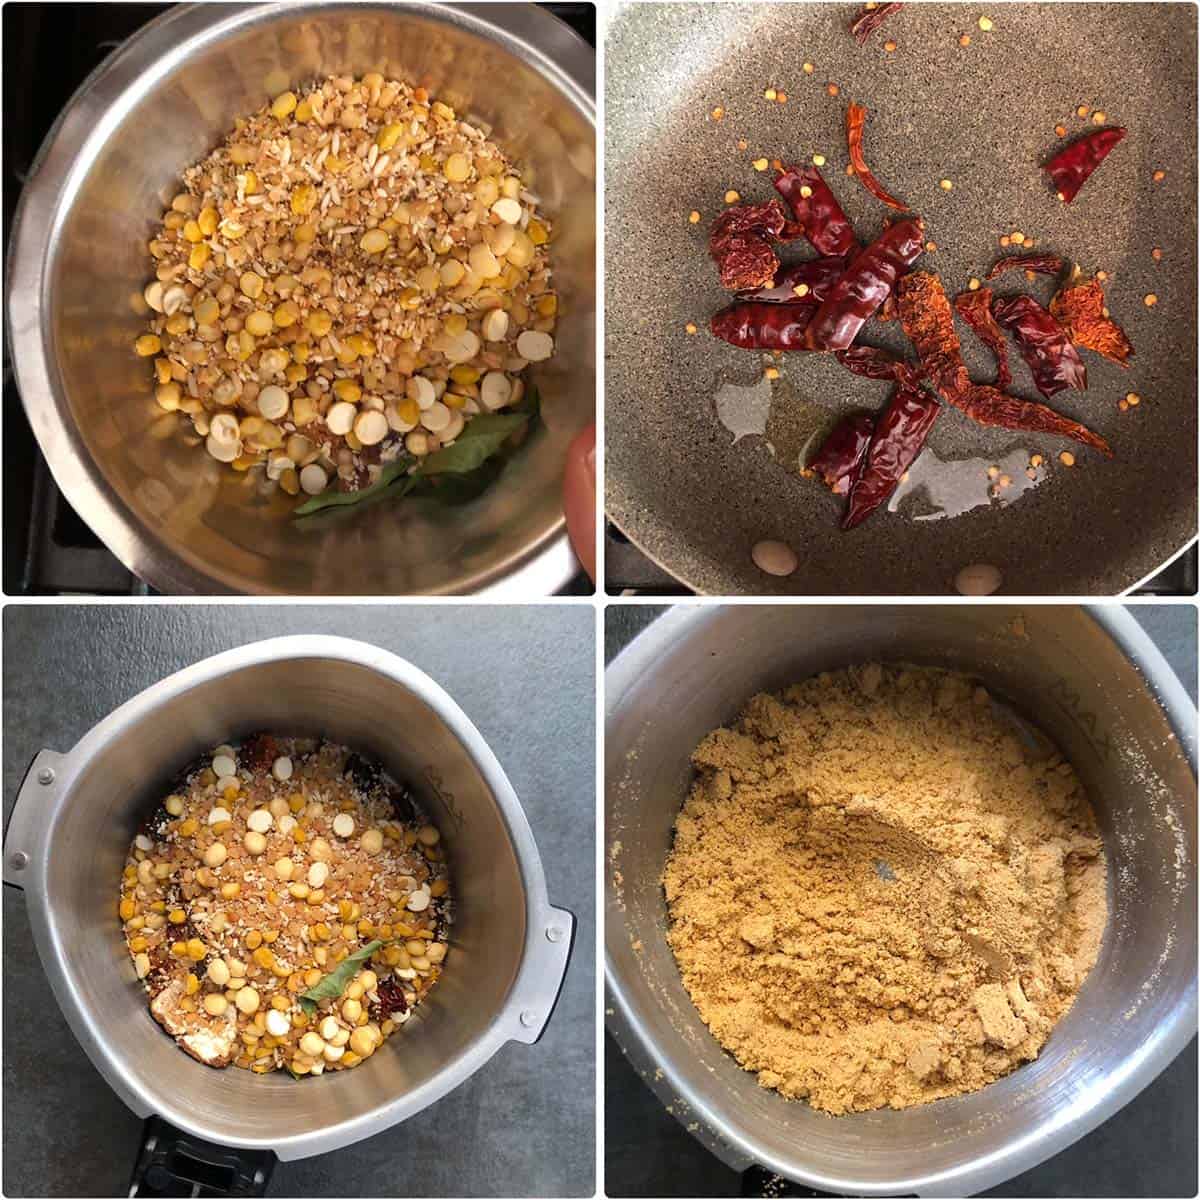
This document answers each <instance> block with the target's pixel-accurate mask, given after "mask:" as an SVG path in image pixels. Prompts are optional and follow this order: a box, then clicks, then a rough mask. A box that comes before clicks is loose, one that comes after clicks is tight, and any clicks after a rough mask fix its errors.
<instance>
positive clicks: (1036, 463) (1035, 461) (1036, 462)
mask: <svg viewBox="0 0 1200 1200" xmlns="http://www.w3.org/2000/svg"><path fill="white" fill-rule="evenodd" d="M1045 461H1046V460H1045V459H1044V458H1043V457H1042V456H1041V455H1040V454H1031V455H1030V456H1029V465H1030V466H1031V467H1040V466H1041V465H1042V463H1044V462H1045Z"/></svg>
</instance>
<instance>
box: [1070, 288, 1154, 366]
mask: <svg viewBox="0 0 1200 1200" xmlns="http://www.w3.org/2000/svg"><path fill="white" fill-rule="evenodd" d="M1050 313H1051V315H1052V316H1053V317H1054V318H1055V320H1057V321H1058V323H1059V324H1060V325H1061V326H1062V327H1063V328H1064V329H1065V330H1066V331H1067V336H1068V337H1069V338H1070V339H1071V341H1073V342H1074V343H1075V345H1077V346H1082V347H1083V348H1084V349H1085V350H1093V351H1095V352H1096V353H1097V354H1102V355H1104V357H1105V358H1107V359H1110V360H1111V361H1112V362H1115V363H1117V364H1118V365H1119V366H1122V367H1128V366H1129V360H1130V359H1131V358H1132V357H1133V343H1132V342H1130V340H1129V338H1128V337H1126V336H1125V331H1124V330H1123V329H1122V328H1121V327H1120V325H1118V324H1117V323H1116V321H1114V320H1113V319H1112V318H1111V317H1107V316H1105V315H1104V289H1103V288H1102V287H1101V286H1100V283H1099V281H1098V280H1096V279H1092V280H1089V281H1088V282H1087V283H1080V284H1076V285H1075V286H1074V287H1067V288H1063V290H1062V291H1061V292H1059V293H1058V295H1056V296H1055V297H1054V299H1053V300H1051V301H1050Z"/></svg>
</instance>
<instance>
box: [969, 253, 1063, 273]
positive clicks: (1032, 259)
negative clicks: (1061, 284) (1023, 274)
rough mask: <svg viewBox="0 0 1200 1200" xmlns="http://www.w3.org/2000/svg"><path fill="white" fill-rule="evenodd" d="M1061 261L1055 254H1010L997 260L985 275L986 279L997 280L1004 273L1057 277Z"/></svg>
mask: <svg viewBox="0 0 1200 1200" xmlns="http://www.w3.org/2000/svg"><path fill="white" fill-rule="evenodd" d="M1062 269H1063V260H1062V259H1061V258H1059V257H1058V255H1057V254H1025V255H1020V254H1010V255H1007V256H1006V257H1004V258H1000V259H997V260H996V261H995V262H994V263H992V268H991V270H990V271H988V273H987V277H988V279H999V278H1000V276H1001V275H1003V274H1004V272H1005V271H1036V272H1037V273H1038V274H1039V275H1057V274H1059V272H1060V271H1062Z"/></svg>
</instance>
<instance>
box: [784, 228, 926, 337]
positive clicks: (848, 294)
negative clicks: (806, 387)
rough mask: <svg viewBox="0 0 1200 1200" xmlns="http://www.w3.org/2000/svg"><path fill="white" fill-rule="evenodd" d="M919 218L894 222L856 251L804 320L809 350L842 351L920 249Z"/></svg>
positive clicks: (921, 246) (922, 244) (921, 239)
mask: <svg viewBox="0 0 1200 1200" xmlns="http://www.w3.org/2000/svg"><path fill="white" fill-rule="evenodd" d="M924 235H925V227H924V225H923V224H922V223H921V219H920V218H919V217H910V218H907V219H905V220H903V221H897V222H896V224H895V225H893V226H891V228H889V229H885V230H884V231H883V233H881V234H880V235H879V237H877V238H876V239H875V241H873V242H872V243H871V244H870V245H869V246H867V247H866V248H865V249H864V250H860V251H859V252H858V253H857V254H856V255H855V256H854V258H853V259H851V261H850V265H849V266H848V267H847V268H846V271H845V274H843V275H842V277H841V278H840V279H839V280H838V281H837V282H836V283H835V284H834V285H833V287H832V288H831V289H830V292H829V295H828V296H827V297H826V299H825V300H824V302H823V303H822V304H821V307H820V308H818V309H817V311H816V312H815V313H814V314H813V318H812V320H811V322H809V325H808V332H807V345H808V348H809V349H810V350H845V349H847V348H848V347H849V346H850V344H851V343H852V342H853V341H854V339H855V338H856V337H857V336H858V332H859V330H860V329H862V327H863V325H864V324H865V322H866V321H867V319H868V318H869V317H870V316H871V315H872V314H873V313H874V312H875V311H876V310H877V309H878V308H879V306H880V305H881V304H882V303H883V302H884V301H885V300H886V299H887V297H888V295H889V293H890V292H891V290H892V288H893V287H895V285H896V280H897V279H899V278H900V276H901V275H902V274H903V273H904V272H905V271H906V270H908V268H909V267H911V266H912V264H913V263H914V262H915V261H916V260H917V258H918V257H919V256H920V254H921V251H922V249H923V248H924V241H923V239H924Z"/></svg>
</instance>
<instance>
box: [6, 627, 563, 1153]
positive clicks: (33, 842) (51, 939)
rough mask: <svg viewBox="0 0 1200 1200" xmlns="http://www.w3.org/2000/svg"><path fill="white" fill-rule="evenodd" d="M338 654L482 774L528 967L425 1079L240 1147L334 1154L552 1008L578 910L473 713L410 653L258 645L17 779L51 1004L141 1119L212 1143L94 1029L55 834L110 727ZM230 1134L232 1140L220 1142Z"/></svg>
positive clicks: (230, 655) (334, 640) (177, 677)
mask: <svg viewBox="0 0 1200 1200" xmlns="http://www.w3.org/2000/svg"><path fill="white" fill-rule="evenodd" d="M306 659H325V660H329V659H334V660H337V661H340V662H343V663H349V664H352V665H358V666H362V667H365V668H367V669H368V670H370V671H373V672H375V673H378V674H380V675H383V676H385V677H386V678H388V679H390V680H392V681H394V682H396V683H398V684H400V685H401V686H402V687H404V688H406V689H407V690H409V691H410V692H412V693H414V694H415V695H416V696H417V697H418V698H419V699H420V700H422V701H423V702H424V703H425V704H427V705H428V706H429V708H430V709H432V710H433V711H434V712H435V713H436V714H437V716H438V717H439V718H440V719H441V720H442V721H443V722H444V723H445V725H446V726H447V728H448V729H449V730H450V732H451V733H452V734H453V735H454V736H455V738H456V739H457V740H458V741H459V743H460V744H461V745H462V747H463V749H464V750H465V751H466V752H467V754H468V755H469V756H470V758H471V759H472V761H473V762H474V764H475V766H476V768H477V769H478V771H479V773H480V775H481V776H482V777H483V779H484V781H485V783H486V784H487V786H488V788H489V790H490V791H491V793H492V795H493V796H494V797H495V801H496V805H497V808H498V810H499V813H500V816H501V818H502V820H503V822H504V825H505V829H506V831H507V834H508V838H509V841H510V843H511V846H512V849H513V854H514V856H515V858H516V860H517V863H518V867H519V870H520V874H521V879H522V882H523V885H524V888H525V896H526V910H525V941H524V948H523V951H522V955H521V965H520V969H519V971H518V973H517V976H516V978H515V979H514V980H513V983H512V986H511V988H510V990H509V992H508V995H507V996H506V998H505V1002H504V1005H503V1007H502V1008H501V1009H500V1010H499V1012H497V1014H496V1016H495V1018H494V1020H493V1021H492V1022H491V1024H490V1025H489V1027H488V1028H487V1030H486V1031H485V1033H484V1035H483V1036H482V1037H480V1038H478V1039H477V1040H475V1041H474V1042H472V1043H471V1044H469V1045H468V1046H467V1047H466V1048H465V1049H464V1050H463V1051H462V1052H461V1053H460V1054H458V1055H457V1056H456V1057H455V1058H453V1059H451V1060H450V1061H449V1062H447V1063H446V1064H445V1066H444V1067H443V1068H442V1070H441V1071H439V1072H438V1074H437V1075H435V1076H434V1077H433V1078H432V1079H430V1080H429V1081H428V1082H427V1083H425V1084H424V1085H423V1086H421V1087H419V1088H417V1089H415V1090H413V1091H411V1092H408V1093H406V1094H405V1095H403V1096H401V1097H399V1098H397V1099H396V1100H395V1101H394V1102H393V1103H392V1104H390V1105H388V1106H387V1107H386V1108H384V1109H382V1110H376V1111H374V1112H371V1113H368V1114H364V1115H362V1116H360V1117H356V1118H353V1119H351V1120H346V1121H342V1122H340V1123H337V1124H333V1125H330V1126H327V1127H325V1128H323V1129H322V1130H320V1132H319V1133H317V1134H307V1135H302V1136H297V1137H294V1138H284V1139H281V1140H277V1141H272V1142H270V1143H269V1144H268V1143H267V1142H265V1141H263V1140H261V1139H255V1138H246V1139H243V1140H237V1141H236V1142H235V1144H237V1145H240V1146H244V1147H246V1148H253V1149H270V1150H274V1151H275V1152H276V1154H278V1156H279V1157H280V1158H281V1159H284V1160H288V1159H296V1158H305V1157H308V1156H310V1155H314V1154H323V1153H325V1152H327V1151H330V1150H335V1149H338V1148H340V1147H342V1146H345V1145H348V1144H350V1143H352V1142H355V1141H358V1140H359V1139H361V1138H364V1137H368V1136H370V1135H372V1134H375V1133H379V1132H381V1131H382V1130H384V1129H387V1128H389V1127H390V1126H392V1125H394V1124H396V1123H397V1122H399V1121H402V1120H405V1119H407V1118H408V1117H410V1116H412V1115H414V1114H415V1113H417V1112H419V1111H421V1110H422V1109H424V1108H426V1107H428V1106H429V1105H430V1104H432V1103H433V1102H434V1101H435V1100H438V1099H440V1098H441V1097H442V1096H444V1095H445V1094H446V1093H447V1092H449V1091H451V1090H452V1089H453V1088H455V1087H457V1086H458V1085H459V1084H460V1083H462V1082H463V1081H464V1080H466V1079H467V1078H468V1077H469V1076H470V1075H472V1074H474V1072H475V1071H477V1070H478V1069H479V1068H480V1067H482V1066H483V1065H484V1064H485V1063H486V1062H487V1061H488V1060H489V1059H490V1058H491V1057H492V1056H493V1055H494V1054H495V1053H496V1052H497V1051H498V1050H499V1049H500V1048H501V1047H502V1046H503V1045H504V1044H505V1043H507V1042H510V1041H516V1042H523V1043H525V1044H532V1043H533V1042H535V1041H537V1039H538V1038H539V1037H540V1036H541V1034H542V1031H543V1029H544V1028H545V1025H546V1023H547V1022H548V1020H549V1018H550V1015H551V1012H552V1010H553V1007H554V1003H555V999H556V997H557V995H558V989H559V986H560V984H561V982H562V977H563V974H564V972H565V970H566V965H567V958H568V955H569V952H570V944H571V931H572V929H573V926H574V917H573V916H572V915H571V914H570V913H569V912H567V911H565V910H563V909H558V908H554V907H553V906H552V905H551V904H550V902H549V900H548V898H547V895H546V882H545V874H544V872H543V869H542V863H541V859H540V857H539V855H538V851H537V846H536V844H535V843H534V840H533V833H532V831H531V830H530V828H529V822H528V821H527V819H526V817H525V813H524V811H523V810H522V808H521V804H520V801H519V800H518V798H517V795H516V793H515V792H514V791H513V788H512V785H511V784H510V783H509V781H508V778H507V776H506V775H505V774H504V770H503V768H502V767H501V766H500V763H499V762H498V760H497V759H496V756H495V755H494V754H493V753H492V751H491V749H490V748H489V747H488V745H487V743H486V742H485V741H484V739H483V737H482V735H481V734H480V733H479V731H478V730H477V729H476V728H475V726H474V724H473V723H472V722H471V720H470V718H468V717H467V715H466V713H464V712H463V710H462V709H461V708H460V707H459V706H458V705H457V704H456V703H455V701H454V700H453V699H451V697H450V696H449V694H448V693H447V692H446V691H445V689H444V688H442V687H441V686H440V685H439V684H438V683H436V682H435V681H434V680H433V679H431V678H430V677H429V676H428V675H426V674H425V672H424V671H421V670H420V669H419V668H418V667H415V666H414V665H413V664H412V663H410V662H408V661H406V660H405V659H402V658H399V657H398V656H397V655H394V654H391V653H389V652H387V651H385V650H380V649H377V648H376V647H374V646H370V645H368V644H366V643H364V642H357V641H354V640H352V639H349V638H340V637H327V636H318V635H298V636H291V637H280V638H272V639H269V640H267V641H261V642H253V643H250V644H248V645H245V646H239V647H237V648H236V649H233V650H227V651H225V652H223V653H221V654H217V655H214V656H212V657H211V658H206V659H204V660H202V661H201V662H199V663H196V664H195V665H194V666H191V667H186V668H184V669H183V670H181V671H177V672H176V673H175V674H173V675H170V676H168V677H167V678H166V679H163V680H160V681H159V682H158V683H156V684H153V685H152V686H151V687H149V688H146V689H145V690H144V691H142V692H140V693H138V695H136V696H134V697H133V698H132V699H130V700H127V701H126V702H125V703H124V704H122V705H121V706H120V707H119V708H118V709H116V710H115V711H114V712H112V713H111V714H109V716H107V717H105V718H104V719H103V720H102V721H100V722H99V723H98V724H97V725H95V726H93V728H92V729H91V730H89V731H88V732H87V733H86V734H85V735H84V736H83V737H82V738H80V739H79V741H78V742H77V743H76V744H75V746H74V747H73V748H72V749H71V750H70V751H68V752H67V753H65V754H57V753H55V752H53V751H46V750H43V751H42V752H41V753H40V754H39V755H38V756H37V758H36V759H35V760H34V762H33V764H32V765H31V767H30V769H29V772H28V774H27V776H26V778H25V781H24V782H23V784H22V786H21V793H20V795H19V797H18V800H17V804H16V806H15V807H14V809H13V813H12V817H11V819H10V821H9V825H8V828H7V830H6V831H5V838H4V872H3V874H4V882H5V883H8V884H13V885H15V886H17V887H20V888H22V889H23V890H24V891H25V894H26V898H27V905H28V910H29V918H30V924H31V925H32V928H33V938H34V943H35V945H36V946H37V950H38V955H39V957H40V958H41V961H42V965H43V967H44V969H45V971H46V975H47V978H48V979H49V981H50V986H51V989H52V991H53V992H54V996H55V999H56V1000H57V1001H58V1004H59V1007H60V1008H61V1009H62V1012H63V1015H64V1016H65V1017H66V1019H67V1022H68V1024H69V1025H70V1026H71V1030H72V1032H73V1033H74V1034H75V1036H76V1038H77V1039H78V1041H79V1043H80V1044H81V1046H82V1047H83V1049H84V1051H85V1052H86V1053H87V1055H88V1057H89V1058H90V1059H91V1060H92V1062H93V1063H94V1064H95V1066H96V1068H97V1070H99V1071H100V1073H101V1074H102V1075H103V1076H104V1077H105V1079H106V1080H107V1081H108V1083H109V1085H110V1086H111V1087H112V1088H113V1090H114V1091H116V1092H117V1094H118V1095H119V1096H120V1097H121V1099H122V1100H123V1101H124V1102H125V1103H126V1104H127V1105H128V1106H129V1107H130V1108H131V1109H132V1110H133V1111H134V1112H136V1113H137V1114H138V1115H139V1116H141V1117H148V1116H151V1115H155V1114H156V1115H158V1116H161V1117H164V1118H165V1119H166V1120H168V1121H170V1122H171V1123H172V1124H173V1125H175V1126H177V1127H178V1128H180V1129H184V1130H186V1131H187V1132H189V1133H192V1134H194V1135H196V1136H197V1137H201V1138H206V1139H208V1140H215V1139H213V1137H212V1134H211V1131H209V1130H207V1129H206V1128H204V1127H203V1126H200V1125H197V1123H196V1122H194V1121H193V1120H191V1119H190V1118H189V1117H188V1116H187V1115H186V1114H185V1113H184V1112H183V1111H182V1110H173V1109H172V1108H171V1107H169V1106H164V1104H163V1103H162V1099H161V1097H152V1096H150V1095H149V1094H148V1093H147V1092H146V1091H144V1090H143V1089H142V1088H141V1087H140V1086H139V1085H138V1084H137V1082H136V1081H135V1080H133V1079H132V1078H130V1074H129V1072H127V1071H126V1070H125V1068H124V1064H123V1062H122V1060H121V1058H120V1057H119V1056H117V1055H115V1054H114V1053H112V1051H111V1050H110V1048H109V1047H108V1046H106V1045H105V1044H104V1043H103V1042H102V1041H101V1040H100V1039H98V1038H97V1037H96V1035H95V1030H94V1027H93V1023H92V1020H91V1017H90V1015H89V1012H88V1009H87V1005H86V1003H85V1002H84V1001H83V1000H82V999H81V997H80V995H79V993H78V991H77V990H76V988H75V986H74V984H73V980H72V977H71V974H70V972H69V971H68V970H67V969H66V967H65V965H64V963H65V955H64V952H63V942H62V934H61V930H60V925H59V921H58V919H57V917H56V914H55V913H53V912H52V911H50V907H49V904H48V903H47V897H46V893H45V887H44V875H45V870H46V864H47V862H48V859H49V856H50V854H51V852H52V850H51V844H50V843H51V838H50V836H49V835H50V833H51V832H52V830H53V828H54V826H55V823H56V820H57V817H58V813H59V811H60V809H61V807H62V805H63V804H64V803H65V802H66V800H67V798H68V797H69V796H70V794H71V792H72V786H73V784H74V782H75V780H76V778H77V777H78V776H79V774H80V773H81V771H82V770H83V768H84V767H85V766H86V764H87V763H88V761H89V760H90V759H91V758H92V756H93V755H94V753H95V752H96V751H97V750H98V749H99V748H100V747H101V746H103V745H104V744H105V743H106V742H107V741H108V740H109V738H110V737H112V736H113V735H114V733H115V732H116V731H117V730H119V729H123V728H125V727H127V726H130V725H136V724H137V723H138V721H139V720H140V718H141V717H142V716H143V715H144V714H146V713H148V712H151V711H153V710H154V709H155V708H157V707H158V706H160V705H161V704H162V703H163V702H164V701H166V700H168V699H170V698H171V697H173V696H177V695H181V694H182V693H184V692H187V691H189V690H190V689H192V688H194V687H196V686H198V685H200V684H203V683H205V682H208V681H210V680H213V679H219V678H221V677H222V676H224V675H226V674H228V673H230V672H231V671H235V670H241V669H244V668H247V667H253V666H256V665H260V664H264V663H277V662H289V663H290V662H301V661H303V660H306ZM223 1140H224V1141H229V1140H230V1139H228V1138H225V1139H223Z"/></svg>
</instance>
